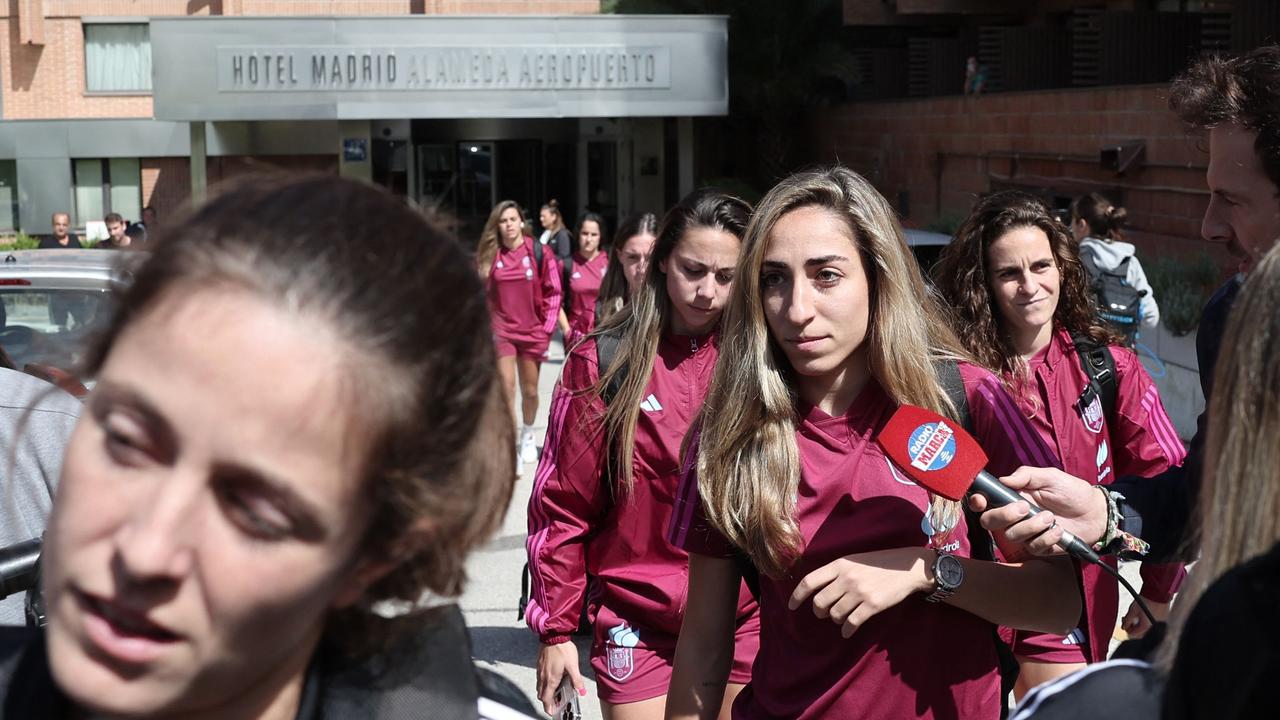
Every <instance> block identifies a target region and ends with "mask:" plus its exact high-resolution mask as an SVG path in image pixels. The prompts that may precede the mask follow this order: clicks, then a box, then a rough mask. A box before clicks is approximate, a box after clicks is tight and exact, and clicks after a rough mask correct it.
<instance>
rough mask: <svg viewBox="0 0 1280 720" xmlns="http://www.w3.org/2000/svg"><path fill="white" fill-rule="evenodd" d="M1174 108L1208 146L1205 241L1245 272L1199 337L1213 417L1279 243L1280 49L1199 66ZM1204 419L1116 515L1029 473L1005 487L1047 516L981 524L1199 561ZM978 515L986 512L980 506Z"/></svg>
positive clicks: (1205, 319)
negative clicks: (1140, 544)
mask: <svg viewBox="0 0 1280 720" xmlns="http://www.w3.org/2000/svg"><path fill="white" fill-rule="evenodd" d="M1169 107H1170V108H1171V109H1172V110H1173V111H1174V112H1175V113H1176V114H1177V115H1178V117H1179V118H1180V119H1181V120H1182V121H1183V122H1184V123H1186V124H1187V125H1188V126H1190V127H1191V128H1194V129H1198V130H1201V131H1204V132H1206V134H1207V136H1208V147H1209V168H1208V171H1207V172H1206V173H1205V180H1206V182H1207V184H1208V187H1209V191H1210V200H1209V206H1208V208H1206V210H1205V214H1204V222H1203V223H1202V224H1201V226H1200V234H1201V235H1202V236H1203V237H1204V239H1205V240H1206V241H1208V242H1211V243H1217V244H1221V245H1225V246H1226V248H1227V250H1228V251H1229V252H1230V253H1231V254H1232V255H1233V256H1235V257H1236V259H1237V260H1238V261H1239V266H1238V270H1239V272H1238V273H1237V274H1236V275H1235V276H1234V277H1232V278H1231V279H1230V280H1228V281H1227V282H1226V283H1224V284H1223V285H1222V287H1220V288H1218V291H1217V292H1216V293H1214V295H1213V297H1211V298H1210V299H1209V302H1208V304H1206V305H1205V307H1204V311H1203V312H1202V313H1201V317H1200V325H1199V328H1198V330H1197V332H1196V359H1197V361H1198V363H1199V368H1200V386H1201V389H1202V390H1203V392H1204V397H1205V400H1206V407H1209V406H1211V404H1212V400H1213V377H1214V370H1215V367H1216V363H1217V358H1218V348H1219V347H1220V345H1221V339H1222V332H1223V329H1224V328H1225V327H1226V322H1227V316H1228V313H1229V312H1230V310H1231V306H1232V303H1234V302H1235V298H1236V295H1237V294H1238V293H1239V291H1240V287H1241V285H1242V284H1243V283H1244V279H1245V278H1246V277H1247V276H1248V274H1249V273H1250V272H1252V270H1253V268H1254V267H1255V265H1256V264H1257V263H1258V261H1259V260H1260V259H1261V258H1262V256H1263V255H1265V254H1266V253H1267V251H1268V250H1269V249H1270V248H1271V247H1272V246H1273V245H1274V244H1275V243H1276V239H1277V238H1280V200H1277V198H1280V130H1278V129H1277V123H1278V122H1280V45H1267V46H1264V47H1260V48H1258V49H1256V50H1252V51H1250V52H1247V53H1244V54H1243V55H1239V56H1236V57H1219V56H1212V57H1206V58H1202V59H1200V60H1197V61H1196V62H1195V63H1194V64H1192V66H1191V67H1190V68H1189V69H1188V70H1187V71H1186V72H1184V73H1183V74H1181V75H1179V76H1178V77H1177V78H1175V79H1174V81H1173V85H1172V86H1171V88H1170V95H1169ZM1207 418H1208V413H1201V414H1200V417H1199V419H1198V420H1197V430H1196V435H1195V438H1194V439H1193V440H1192V441H1191V448H1190V450H1189V451H1188V453H1187V462H1186V463H1185V464H1184V466H1183V467H1182V468H1174V469H1171V470H1169V471H1166V472H1164V473H1162V474H1161V475H1159V476H1157V477H1156V478H1152V479H1146V478H1124V477H1122V478H1120V479H1119V480H1117V481H1116V482H1115V483H1114V484H1113V485H1112V487H1111V490H1113V491H1114V494H1113V495H1112V499H1113V500H1115V501H1116V503H1115V504H1114V505H1110V504H1109V503H1108V502H1107V501H1106V499H1105V498H1103V497H1102V496H1101V494H1100V493H1098V492H1094V491H1092V489H1091V486H1090V485H1088V484H1087V481H1082V480H1079V479H1078V478H1075V477H1073V476H1071V475H1069V474H1066V473H1063V472H1060V471H1058V470H1053V469H1050V470H1043V469H1036V468H1027V469H1024V470H1020V471H1019V472H1018V473H1016V474H1014V475H1012V476H1010V477H1008V478H1002V480H1004V481H1005V482H1006V484H1008V485H1009V486H1010V487H1013V488H1015V489H1018V490H1022V491H1024V492H1025V493H1026V494H1027V495H1029V496H1030V497H1031V499H1032V500H1033V501H1035V502H1036V503H1037V504H1039V505H1040V507H1042V508H1044V509H1045V510H1048V512H1043V513H1038V514H1037V515H1035V516H1034V517H1029V518H1028V517H1027V516H1026V507H1025V506H1023V505H1022V504H1021V503H1014V504H1012V505H1007V506H1005V507H1003V508H996V509H994V510H990V511H988V512H985V513H983V515H982V524H983V526H984V527H987V528H988V529H990V530H992V531H993V532H1001V533H1006V534H1007V537H1008V539H1009V540H1010V541H1011V542H1016V543H1022V544H1025V546H1026V547H1027V548H1028V549H1029V550H1030V551H1031V552H1034V553H1037V554H1053V553H1055V552H1059V551H1058V550H1057V542H1058V540H1059V539H1061V534H1062V530H1069V531H1070V532H1073V533H1075V534H1076V536H1077V537H1080V538H1082V539H1085V540H1087V541H1090V542H1093V541H1096V540H1097V539H1099V538H1101V537H1102V534H1103V532H1104V531H1105V529H1106V528H1107V527H1108V524H1109V523H1117V524H1118V525H1119V527H1120V529H1122V530H1124V531H1126V532H1127V533H1130V534H1132V535H1136V536H1139V537H1141V538H1142V539H1143V540H1145V541H1147V542H1148V543H1149V544H1150V545H1151V550H1150V552H1149V554H1148V556H1147V557H1148V558H1149V559H1157V558H1158V559H1169V558H1178V557H1182V558H1184V559H1194V557H1195V548H1196V546H1197V542H1196V539H1195V538H1194V537H1189V536H1188V535H1187V533H1186V531H1187V530H1188V527H1189V518H1190V517H1191V513H1192V509H1193V508H1194V507H1195V505H1196V498H1197V497H1198V496H1199V487H1200V469H1199V468H1200V456H1201V455H1202V453H1203V446H1204V442H1205V439H1206V437H1207V436H1208V428H1207V427H1206V420H1207ZM973 506H974V508H975V509H984V508H985V504H984V503H983V502H982V501H981V500H980V499H975V500H974V503H973Z"/></svg>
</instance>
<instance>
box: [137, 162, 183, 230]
mask: <svg viewBox="0 0 1280 720" xmlns="http://www.w3.org/2000/svg"><path fill="white" fill-rule="evenodd" d="M140 164H141V166H142V205H143V207H146V206H147V205H150V206H151V207H153V208H155V209H156V214H157V215H158V216H160V217H162V218H163V217H168V216H169V215H172V214H173V213H174V211H175V210H177V209H178V207H179V206H181V205H182V203H184V202H186V201H187V199H188V198H190V197H191V170H190V167H191V166H190V163H189V162H188V160H187V159H186V158H142V159H141V161H140Z"/></svg>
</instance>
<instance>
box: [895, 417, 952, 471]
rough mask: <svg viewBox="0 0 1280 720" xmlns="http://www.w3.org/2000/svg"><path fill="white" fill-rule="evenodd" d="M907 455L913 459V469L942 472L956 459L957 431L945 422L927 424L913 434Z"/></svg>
mask: <svg viewBox="0 0 1280 720" xmlns="http://www.w3.org/2000/svg"><path fill="white" fill-rule="evenodd" d="M907 454H908V456H909V457H910V458H911V467H914V468H918V469H920V470H926V471H930V470H941V469H943V468H945V467H946V466H948V465H950V464H951V461H952V460H953V459H955V456H956V438H955V431H954V430H952V429H951V428H949V427H947V424H946V423H943V422H936V423H925V424H924V425H921V426H920V427H918V428H916V429H915V431H913V432H912V433H911V439H910V440H909V441H908V446H907Z"/></svg>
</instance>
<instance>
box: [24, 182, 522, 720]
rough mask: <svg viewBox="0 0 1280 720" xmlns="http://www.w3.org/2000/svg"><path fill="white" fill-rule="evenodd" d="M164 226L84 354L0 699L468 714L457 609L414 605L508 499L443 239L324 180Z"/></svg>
mask: <svg viewBox="0 0 1280 720" xmlns="http://www.w3.org/2000/svg"><path fill="white" fill-rule="evenodd" d="M169 227H171V228H181V229H182V232H181V233H177V234H174V235H171V236H169V237H167V238H163V239H161V240H160V241H159V242H157V243H155V244H154V245H153V247H152V254H151V257H150V258H149V259H148V260H147V261H146V262H145V263H144V264H143V265H142V266H141V267H140V268H138V269H137V271H136V274H135V279H134V282H133V284H132V285H131V286H130V287H129V288H128V289H127V290H125V291H123V294H122V295H121V297H120V298H119V305H118V310H117V313H116V315H115V317H114V319H113V321H112V324H111V325H110V327H109V328H108V329H107V331H106V332H105V333H104V335H103V336H102V337H101V338H100V339H99V340H98V342H97V344H96V345H95V346H94V347H93V348H92V350H91V352H90V353H89V355H88V360H87V368H85V370H86V371H87V372H86V375H88V376H92V377H96V378H97V381H98V382H97V386H96V387H95V389H94V392H93V394H92V396H91V397H90V398H89V400H88V402H87V405H86V407H85V412H84V413H83V414H82V415H81V418H80V422H79V424H78V425H77V427H76V430H75V432H74V434H73V436H72V438H71V441H70V444H69V445H68V447H67V451H66V460H65V463H64V466H63V471H62V477H61V484H60V487H59V490H58V493H57V496H56V498H55V501H54V508H53V513H52V516H51V518H50V523H49V527H48V530H47V533H46V535H45V548H44V558H43V591H44V592H43V594H44V600H45V603H46V606H47V609H48V627H47V628H46V629H44V630H43V631H31V632H29V633H25V634H24V635H23V636H22V637H20V638H15V637H13V636H8V635H6V636H5V640H6V642H5V644H4V645H3V646H0V691H2V692H3V693H4V697H3V698H0V702H2V703H3V705H2V706H3V708H4V709H5V711H7V713H8V714H6V717H42V718H80V717H98V716H111V717H128V718H143V717H183V718H228V717H235V718H254V719H259V720H266V719H268V718H306V719H309V718H321V717H366V718H367V717H375V718H407V717H418V716H420V713H421V708H423V707H432V708H434V709H433V712H432V715H433V717H476V715H477V713H479V714H480V715H482V716H484V715H486V703H487V702H488V701H487V700H486V699H483V698H482V697H481V696H480V688H479V680H478V677H477V675H476V673H475V672H474V670H473V666H472V664H471V659H470V656H469V648H468V646H467V641H466V630H465V627H463V625H462V621H461V614H460V613H459V612H458V610H457V608H456V606H446V607H444V608H438V609H435V610H423V609H418V608H419V606H418V605H417V604H416V603H417V601H418V600H419V599H420V598H421V597H422V596H423V595H424V594H426V593H431V594H434V595H437V596H445V597H449V596H456V595H457V594H459V593H460V591H461V589H462V586H463V581H464V579H465V577H464V569H463V568H464V562H465V559H466V556H467V553H468V552H469V551H470V550H471V549H472V548H474V547H475V546H476V545H477V544H479V543H480V542H482V541H483V540H484V539H486V538H487V537H488V536H489V534H490V532H491V531H492V530H493V528H494V527H495V526H496V525H497V523H498V522H499V520H500V519H501V517H502V513H503V511H504V509H505V508H506V505H507V502H508V500H509V498H510V495H511V489H512V480H513V477H512V471H511V468H512V464H513V462H514V458H513V457H512V454H513V446H514V443H513V438H512V428H511V423H510V420H509V418H508V416H507V414H506V413H507V406H506V403H505V402H504V399H503V395H502V389H501V387H500V386H499V384H498V381H497V373H496V371H495V367H494V350H493V340H492V336H491V332H490V329H489V322H488V314H487V312H486V308H485V299H484V294H483V290H482V283H481V281H480V279H479V278H478V277H477V275H476V273H475V272H474V271H473V270H472V269H471V265H470V264H469V263H468V262H467V260H466V257H465V255H464V254H463V253H462V252H461V251H460V250H459V249H458V245H457V243H456V242H455V241H453V240H452V239H451V238H449V237H447V236H446V235H445V234H444V233H443V232H441V231H439V230H438V229H436V228H435V227H433V226H432V225H430V224H429V223H427V222H426V221H424V220H423V219H422V218H421V217H420V216H419V215H417V214H416V213H414V212H412V211H411V210H409V209H408V208H407V207H406V206H405V205H404V203H403V202H401V201H398V200H397V199H395V198H393V197H391V196H390V195H387V194H385V193H382V192H379V191H376V190H374V189H371V188H369V187H368V186H365V185H362V184H359V183H355V182H350V181H345V180H340V179H337V178H330V177H305V178H296V177H295V178H287V177H284V178H254V179H250V180H247V181H244V182H242V183H240V184H237V185H234V186H232V187H231V188H230V189H229V190H227V191H225V192H223V193H222V194H220V195H218V196H217V197H215V198H214V199H213V200H211V201H210V202H209V203H208V204H206V205H204V206H203V207H201V208H199V209H197V210H195V211H194V212H191V213H190V214H189V215H188V216H187V217H185V218H182V219H181V220H178V221H175V222H173V223H171V224H170V225H169ZM423 307H434V308H446V307H447V308H449V311H448V312H421V311H420V308H423ZM381 600H396V601H401V602H400V603H399V604H401V605H403V606H405V607H407V608H411V610H410V611H408V612H401V613H399V614H397V615H396V616H395V617H392V618H387V617H383V616H382V615H380V614H378V613H375V612H374V611H373V609H372V608H373V606H374V604H375V603H376V602H377V601H381ZM415 713H416V714H415Z"/></svg>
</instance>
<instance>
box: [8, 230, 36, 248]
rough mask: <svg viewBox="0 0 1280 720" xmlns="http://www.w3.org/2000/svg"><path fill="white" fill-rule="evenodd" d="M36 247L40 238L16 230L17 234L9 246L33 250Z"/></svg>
mask: <svg viewBox="0 0 1280 720" xmlns="http://www.w3.org/2000/svg"><path fill="white" fill-rule="evenodd" d="M38 247H40V238H39V237H36V236H32V235H28V234H26V233H24V232H22V231H18V234H17V236H15V237H14V238H13V244H12V245H10V246H9V248H10V249H12V250H34V249H36V248H38Z"/></svg>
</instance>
